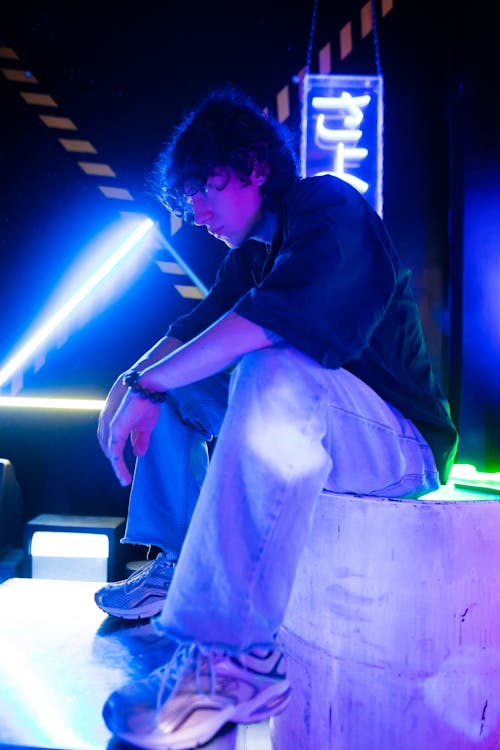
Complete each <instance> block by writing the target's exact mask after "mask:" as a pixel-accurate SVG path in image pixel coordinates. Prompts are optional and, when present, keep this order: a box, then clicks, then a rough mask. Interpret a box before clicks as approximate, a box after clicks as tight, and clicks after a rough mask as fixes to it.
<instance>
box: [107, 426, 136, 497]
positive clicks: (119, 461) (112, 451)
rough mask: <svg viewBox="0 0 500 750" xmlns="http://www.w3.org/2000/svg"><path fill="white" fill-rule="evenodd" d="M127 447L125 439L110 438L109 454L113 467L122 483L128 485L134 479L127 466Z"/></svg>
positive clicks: (124, 485) (123, 485)
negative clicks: (124, 453) (124, 455)
mask: <svg viewBox="0 0 500 750" xmlns="http://www.w3.org/2000/svg"><path fill="white" fill-rule="evenodd" d="M124 449H125V441H124V440H120V439H118V438H116V436H115V437H114V438H110V440H109V442H108V446H107V456H108V458H109V460H110V462H111V466H112V467H113V471H114V472H115V474H116V478H117V479H118V481H119V482H120V484H121V485H122V487H126V486H127V485H128V484H130V482H131V481H132V475H131V474H130V471H129V470H128V468H127V465H126V463H125V459H124V457H123V452H124Z"/></svg>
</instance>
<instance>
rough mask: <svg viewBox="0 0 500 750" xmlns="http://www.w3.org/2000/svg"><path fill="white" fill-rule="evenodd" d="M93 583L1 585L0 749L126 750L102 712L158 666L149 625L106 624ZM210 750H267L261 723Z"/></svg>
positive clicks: (159, 652)
mask: <svg viewBox="0 0 500 750" xmlns="http://www.w3.org/2000/svg"><path fill="white" fill-rule="evenodd" d="M101 585H102V584H100V583H95V582H81V581H65V580H57V581H54V580H48V579H31V578H11V579H9V580H7V581H5V582H4V583H2V584H1V585H0V614H1V617H0V748H16V750H18V749H21V748H22V749H23V750H28V749H29V750H104V749H108V750H121V748H123V750H126V749H127V748H128V750H130V746H129V745H126V744H125V743H122V742H120V741H119V740H116V739H114V738H113V737H112V735H111V734H110V732H109V731H108V729H107V728H106V726H105V724H104V722H103V720H102V717H101V709H102V705H103V703H104V702H105V700H106V698H107V697H108V695H109V694H110V693H111V692H112V691H113V690H115V689H116V688H118V687H120V686H121V685H123V684H124V683H125V682H127V681H128V680H130V679H137V678H139V677H143V676H144V675H146V674H148V673H149V672H150V671H152V670H153V669H155V668H156V667H158V666H160V665H161V664H164V663H165V662H166V661H167V660H168V659H169V656H170V653H171V651H172V648H173V647H171V648H169V649H165V647H164V646H163V645H162V641H161V640H160V639H159V637H158V636H157V635H156V634H155V633H154V632H153V630H152V628H151V625H150V623H149V622H148V621H144V622H143V623H142V624H138V623H137V622H136V621H133V622H129V623H127V622H125V621H121V620H116V619H115V618H111V617H107V616H106V615H105V614H104V613H103V612H101V610H99V609H98V608H97V607H96V605H95V604H94V600H93V595H94V592H95V591H96V590H97V589H98V588H100V586H101ZM205 747H206V748H210V750H270V748H271V744H270V739H269V732H268V727H267V724H257V725H253V726H248V727H246V726H241V727H239V728H238V729H236V728H235V727H228V728H227V729H226V731H225V732H224V733H222V734H221V735H220V736H219V737H217V738H214V740H212V742H211V743H209V744H208V745H206V746H205Z"/></svg>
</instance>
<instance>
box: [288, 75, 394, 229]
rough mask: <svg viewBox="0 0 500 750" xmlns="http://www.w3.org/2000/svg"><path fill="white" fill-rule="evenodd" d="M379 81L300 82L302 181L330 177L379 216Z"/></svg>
mask: <svg viewBox="0 0 500 750" xmlns="http://www.w3.org/2000/svg"><path fill="white" fill-rule="evenodd" d="M382 128H383V81H382V78H381V76H337V75H306V76H305V77H304V81H303V104H302V144H301V171H302V176H303V177H311V176H313V175H319V174H334V175H336V176H337V177H340V178H341V179H343V180H345V181H346V182H349V183H350V184H351V185H353V187H355V188H356V189H357V190H359V192H360V193H362V194H363V195H364V196H365V198H366V199H367V200H368V201H369V203H370V204H371V205H372V206H373V208H374V209H375V210H376V211H377V212H378V214H379V215H380V216H381V215H382V172H383V170H382V164H383V161H382V157H383V153H382V147H383V144H382Z"/></svg>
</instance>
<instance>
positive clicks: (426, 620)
mask: <svg viewBox="0 0 500 750" xmlns="http://www.w3.org/2000/svg"><path fill="white" fill-rule="evenodd" d="M281 635H282V638H283V641H284V644H285V648H286V651H287V653H288V674H289V677H290V680H291V683H292V689H293V694H292V701H291V704H290V705H289V706H288V708H287V709H286V710H285V712H284V713H283V714H281V715H280V716H277V717H275V718H274V719H273V720H272V721H271V726H270V731H271V739H272V747H273V750H472V749H473V748H474V749H477V750H479V749H480V750H498V748H500V503H499V502H498V501H497V500H494V499H491V500H488V499H486V500H484V499H482V500H464V501H447V500H439V501H437V500H435V499H425V498H422V499H419V500H394V499H391V500H389V499H381V498H374V497H357V496H351V495H334V494H332V493H327V492H324V493H322V495H321V496H320V498H319V501H318V505H317V508H316V512H315V517H314V522H313V528H312V532H311V535H310V537H309V541H308V544H307V546H306V549H305V550H304V553H303V556H302V558H301V562H300V565H299V569H298V571H297V576H296V580H295V583H294V588H293V591H292V596H291V599H290V603H289V606H288V609H287V613H286V616H285V619H284V623H283V627H282V633H281Z"/></svg>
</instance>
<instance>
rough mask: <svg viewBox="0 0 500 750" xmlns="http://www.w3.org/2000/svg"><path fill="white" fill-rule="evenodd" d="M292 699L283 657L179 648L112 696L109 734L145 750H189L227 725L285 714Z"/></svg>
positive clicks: (277, 651) (278, 651)
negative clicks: (148, 673) (228, 653)
mask: <svg viewBox="0 0 500 750" xmlns="http://www.w3.org/2000/svg"><path fill="white" fill-rule="evenodd" d="M289 699H290V685H289V682H288V680H287V678H286V674H285V662H284V655H283V652H282V650H281V648H280V647H279V646H278V647H276V648H275V649H274V651H271V652H270V653H264V652H259V651H252V652H250V653H245V654H240V655H239V656H227V655H224V654H220V653H216V652H207V651H204V650H202V649H201V648H200V647H198V646H195V645H188V646H179V647H178V648H177V650H176V652H175V653H174V656H173V658H172V660H171V661H170V662H169V663H168V664H167V665H166V666H164V667H161V668H160V669H157V670H155V671H154V672H152V673H151V674H150V675H149V676H148V677H146V678H144V679H143V680H138V681H136V682H132V683H129V684H128V685H125V686H124V687H123V688H121V689H120V690H116V691H115V692H114V693H112V694H111V695H110V697H109V698H108V700H107V701H106V703H105V705H104V708H103V717H104V721H105V722H106V725H107V727H108V729H110V730H111V732H112V733H113V734H114V735H116V736H117V737H119V738H120V739H121V740H125V741H126V742H128V743H130V744H132V745H135V746H137V747H140V748H145V750H187V749H188V748H194V747H198V746H199V745H203V744H205V743H206V742H208V741H209V740H211V739H212V738H213V737H214V736H215V735H216V734H217V732H219V730H220V729H221V728H222V727H223V726H224V725H225V724H226V723H228V722H231V723H236V724H253V723H259V722H262V721H265V720H266V719H268V718H269V717H270V716H274V715H276V714H278V713H281V711H283V710H284V709H285V707H286V706H287V704H288V701H289Z"/></svg>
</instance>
